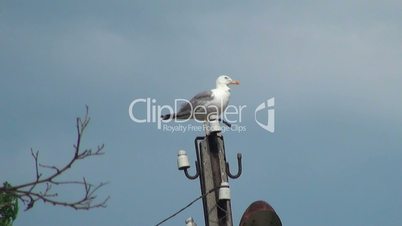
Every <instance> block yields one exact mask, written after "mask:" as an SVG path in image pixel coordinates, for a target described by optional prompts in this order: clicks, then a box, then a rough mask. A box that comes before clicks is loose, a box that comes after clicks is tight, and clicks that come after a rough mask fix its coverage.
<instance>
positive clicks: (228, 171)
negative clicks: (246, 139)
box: [226, 153, 242, 179]
mask: <svg viewBox="0 0 402 226" xmlns="http://www.w3.org/2000/svg"><path fill="white" fill-rule="evenodd" d="M241 157H242V156H241V153H237V170H238V171H237V174H236V175H233V174H232V173H230V168H229V163H228V162H226V174H227V175H228V177H230V178H232V179H236V178H239V177H240V175H241V173H242V164H241Z"/></svg>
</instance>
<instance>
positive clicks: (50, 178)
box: [0, 106, 110, 210]
mask: <svg viewBox="0 0 402 226" xmlns="http://www.w3.org/2000/svg"><path fill="white" fill-rule="evenodd" d="M89 122H90V117H89V116H88V106H86V112H85V115H84V117H83V118H82V119H81V118H79V117H78V118H77V119H76V131H77V139H76V143H75V144H74V145H73V148H74V149H73V151H74V154H73V157H72V158H71V159H70V160H69V161H68V162H67V163H66V164H65V165H64V166H62V167H57V166H55V165H47V164H42V163H39V151H36V152H34V151H33V149H31V155H32V157H33V159H34V164H35V179H34V180H33V181H31V182H28V183H25V184H21V185H17V186H13V187H9V188H6V187H0V191H1V192H9V193H13V194H16V195H17V196H18V199H20V200H21V201H22V202H23V203H24V204H25V205H26V210H28V209H30V208H32V207H33V206H34V204H35V203H36V202H37V201H39V200H42V201H43V202H45V203H50V204H52V205H59V206H67V207H71V208H74V209H91V208H97V207H106V203H107V201H108V200H109V198H110V197H107V198H106V199H104V200H103V201H101V202H98V203H93V202H94V200H95V199H96V195H95V192H96V191H97V190H98V189H100V188H101V187H103V186H105V185H106V183H104V182H102V183H100V184H98V185H96V186H95V185H93V184H91V183H88V182H87V180H86V179H85V177H84V178H83V179H82V181H77V180H56V179H57V178H59V176H60V175H62V174H63V173H65V172H66V171H67V170H68V169H70V168H71V167H72V166H73V164H75V163H76V162H77V161H79V160H82V159H85V158H88V157H91V156H97V155H103V154H104V152H103V148H104V145H103V144H102V145H99V146H97V148H96V150H95V151H94V152H93V151H92V149H85V150H84V151H81V140H82V136H83V134H84V131H85V129H86V127H87V126H88V124H89ZM40 168H45V169H51V170H52V173H51V174H49V175H47V176H44V177H43V174H42V173H40ZM66 184H69V185H81V186H83V189H84V194H83V196H82V197H81V198H80V199H79V200H77V201H61V200H58V199H57V197H58V193H55V192H52V189H53V186H52V185H54V186H55V187H57V186H60V185H66ZM39 185H41V186H40V187H38V186H39ZM44 186H45V187H44ZM35 188H36V189H35ZM38 188H41V189H38ZM37 190H39V191H37Z"/></svg>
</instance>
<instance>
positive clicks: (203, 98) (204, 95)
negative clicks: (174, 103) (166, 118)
mask: <svg viewBox="0 0 402 226" xmlns="http://www.w3.org/2000/svg"><path fill="white" fill-rule="evenodd" d="M213 99H214V95H213V93H212V91H211V90H209V91H204V92H201V93H199V94H197V95H195V96H194V97H193V98H191V100H190V102H186V103H184V104H183V105H182V106H181V108H180V110H179V112H177V113H176V117H178V118H186V117H187V118H188V117H191V113H192V111H193V110H194V109H195V108H196V107H197V106H205V105H206V104H207V103H208V102H210V101H211V100H213ZM196 110H202V108H197V109H196Z"/></svg>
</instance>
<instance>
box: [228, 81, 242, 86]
mask: <svg viewBox="0 0 402 226" xmlns="http://www.w3.org/2000/svg"><path fill="white" fill-rule="evenodd" d="M229 84H231V85H240V81H239V80H232V81H231V82H229Z"/></svg>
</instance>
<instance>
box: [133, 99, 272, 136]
mask: <svg viewBox="0 0 402 226" xmlns="http://www.w3.org/2000/svg"><path fill="white" fill-rule="evenodd" d="M184 105H187V108H188V109H190V110H189V111H190V112H192V113H193V114H192V115H191V116H190V115H189V116H188V117H184V118H183V117H171V118H167V119H165V120H162V116H163V115H174V114H175V112H179V110H180V109H181V108H182V107H183V106H184ZM274 105H275V98H274V97H272V98H270V99H268V100H266V101H264V102H263V103H261V104H260V105H259V106H257V108H256V109H255V111H254V117H255V121H256V123H257V124H258V125H259V126H260V127H261V128H263V129H264V130H266V131H268V132H271V133H273V132H274V131H275V110H274ZM246 108H247V106H246V105H238V106H236V105H228V106H226V107H225V106H223V105H221V106H208V107H205V106H192V105H191V102H190V101H189V100H186V99H176V100H175V101H174V104H173V105H160V104H158V103H157V101H156V99H154V98H150V97H148V98H138V99H135V100H133V101H132V102H131V103H130V105H129V107H128V114H129V116H130V119H131V120H132V121H133V122H135V123H140V124H141V123H151V124H156V127H157V129H159V130H162V131H165V132H171V133H174V132H181V133H185V132H200V131H204V130H205V126H206V125H205V123H204V120H205V119H202V118H203V114H204V115H205V116H206V117H208V118H209V116H210V115H211V114H214V115H217V114H216V112H220V109H225V111H223V112H222V114H220V119H221V120H223V121H225V122H226V123H229V124H231V127H222V132H226V131H231V132H238V133H241V132H245V131H246V130H247V127H246V126H245V125H241V123H242V117H244V116H245V114H244V113H243V111H245V109H246ZM257 114H258V115H264V116H265V115H266V117H267V120H266V122H265V120H262V121H260V120H258V118H257ZM246 115H248V114H246ZM264 119H265V117H264ZM189 120H191V122H190V123H189V122H188V121H189ZM171 121H174V122H175V123H174V124H170V123H169V122H171ZM186 122H187V123H186ZM194 122H195V123H196V124H195V125H194ZM183 123H186V124H183Z"/></svg>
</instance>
